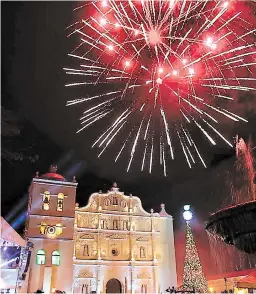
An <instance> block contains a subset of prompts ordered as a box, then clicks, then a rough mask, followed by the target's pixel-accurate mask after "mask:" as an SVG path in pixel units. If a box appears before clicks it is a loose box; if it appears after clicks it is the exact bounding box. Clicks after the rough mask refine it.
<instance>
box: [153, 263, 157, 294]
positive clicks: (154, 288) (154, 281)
mask: <svg viewBox="0 0 256 294" xmlns="http://www.w3.org/2000/svg"><path fill="white" fill-rule="evenodd" d="M152 274H153V293H157V282H156V266H155V265H154V263H153V266H152Z"/></svg>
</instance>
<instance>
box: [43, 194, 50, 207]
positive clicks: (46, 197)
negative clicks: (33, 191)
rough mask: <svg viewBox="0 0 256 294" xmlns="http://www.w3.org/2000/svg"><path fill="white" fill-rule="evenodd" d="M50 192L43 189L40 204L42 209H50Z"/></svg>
mask: <svg viewBox="0 0 256 294" xmlns="http://www.w3.org/2000/svg"><path fill="white" fill-rule="evenodd" d="M50 197H51V195H50V192H49V191H45V192H44V195H43V205H42V209H43V210H49V209H50Z"/></svg>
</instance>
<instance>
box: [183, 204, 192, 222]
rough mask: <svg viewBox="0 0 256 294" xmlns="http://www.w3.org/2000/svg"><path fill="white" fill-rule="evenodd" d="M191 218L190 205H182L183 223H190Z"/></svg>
mask: <svg viewBox="0 0 256 294" xmlns="http://www.w3.org/2000/svg"><path fill="white" fill-rule="evenodd" d="M192 217H193V214H192V212H191V211H190V205H184V212H183V218H184V220H185V221H190V220H191V219H192Z"/></svg>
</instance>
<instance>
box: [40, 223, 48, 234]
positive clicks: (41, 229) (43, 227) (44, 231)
mask: <svg viewBox="0 0 256 294" xmlns="http://www.w3.org/2000/svg"><path fill="white" fill-rule="evenodd" d="M46 227H47V224H46V223H41V224H40V234H41V235H44V234H45V233H46Z"/></svg>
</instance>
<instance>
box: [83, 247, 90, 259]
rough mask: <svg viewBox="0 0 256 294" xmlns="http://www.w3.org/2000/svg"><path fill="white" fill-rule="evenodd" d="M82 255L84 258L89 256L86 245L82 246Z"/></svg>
mask: <svg viewBox="0 0 256 294" xmlns="http://www.w3.org/2000/svg"><path fill="white" fill-rule="evenodd" d="M83 255H84V256H89V246H88V245H87V244H85V245H84V252H83Z"/></svg>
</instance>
